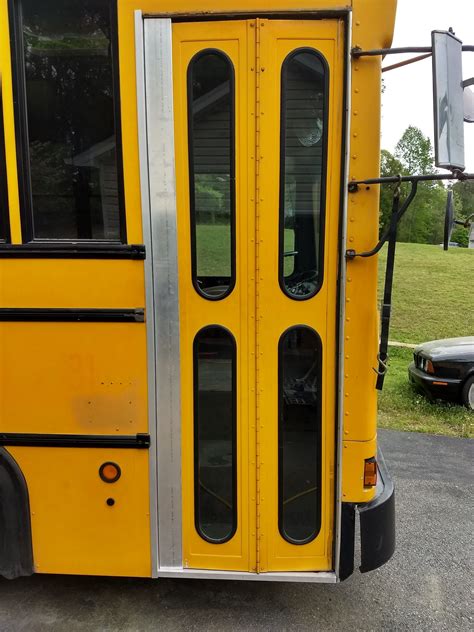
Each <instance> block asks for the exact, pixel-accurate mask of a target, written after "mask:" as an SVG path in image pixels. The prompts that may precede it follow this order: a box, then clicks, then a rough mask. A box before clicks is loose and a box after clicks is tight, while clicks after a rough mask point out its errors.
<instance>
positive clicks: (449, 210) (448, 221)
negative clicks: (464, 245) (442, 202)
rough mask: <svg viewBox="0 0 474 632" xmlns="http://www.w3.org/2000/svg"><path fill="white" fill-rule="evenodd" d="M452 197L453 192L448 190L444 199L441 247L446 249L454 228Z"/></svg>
mask: <svg viewBox="0 0 474 632" xmlns="http://www.w3.org/2000/svg"><path fill="white" fill-rule="evenodd" d="M454 224H455V222H454V199H453V192H452V191H448V197H447V199H446V213H445V216H444V238H443V248H444V250H447V249H448V248H449V242H450V241H451V235H452V234H453V229H454Z"/></svg>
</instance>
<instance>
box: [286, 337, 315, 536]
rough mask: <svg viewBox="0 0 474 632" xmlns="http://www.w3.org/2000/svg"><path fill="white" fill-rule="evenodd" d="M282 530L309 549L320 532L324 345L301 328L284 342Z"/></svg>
mask: <svg viewBox="0 0 474 632" xmlns="http://www.w3.org/2000/svg"><path fill="white" fill-rule="evenodd" d="M279 356H280V357H279V380H280V384H279V391H280V405H279V417H280V419H279V432H278V447H279V498H278V504H279V526H280V533H281V535H282V537H283V538H285V540H288V542H291V543H293V544H306V543H308V542H311V540H314V538H315V537H316V536H317V535H318V533H319V529H320V526H321V485H320V478H321V412H320V411H321V341H320V338H319V336H318V335H317V333H316V332H315V331H314V330H313V329H310V328H309V327H304V326H298V327H293V328H291V329H289V330H288V331H286V332H285V333H284V334H283V336H282V337H281V339H280V354H279Z"/></svg>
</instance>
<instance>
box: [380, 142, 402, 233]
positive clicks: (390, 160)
mask: <svg viewBox="0 0 474 632" xmlns="http://www.w3.org/2000/svg"><path fill="white" fill-rule="evenodd" d="M398 174H400V175H404V174H405V171H404V168H403V165H402V163H401V162H400V161H399V160H397V159H396V158H395V156H393V155H392V154H391V153H390V152H389V151H387V150H386V149H382V153H381V157H380V175H381V176H382V177H384V176H393V175H398ZM394 188H395V185H393V184H384V185H383V186H381V187H380V216H379V230H380V235H382V233H384V232H385V230H386V229H387V227H388V225H389V223H390V215H391V213H392V200H393V190H394Z"/></svg>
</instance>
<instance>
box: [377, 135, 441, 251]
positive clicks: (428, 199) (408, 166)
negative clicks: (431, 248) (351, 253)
mask: <svg viewBox="0 0 474 632" xmlns="http://www.w3.org/2000/svg"><path fill="white" fill-rule="evenodd" d="M434 171H435V166H434V159H433V150H432V146H431V141H430V139H429V138H428V137H426V136H424V135H423V133H422V132H421V130H420V129H418V128H417V127H413V126H410V127H408V128H407V129H406V130H405V132H404V133H403V135H402V137H401V138H400V140H399V141H398V143H397V145H396V147H395V153H394V155H392V154H391V153H390V152H388V151H386V150H382V155H381V174H382V175H383V176H388V175H397V174H401V175H426V174H429V173H433V172H434ZM381 189H382V191H381V195H380V230H381V231H383V230H385V228H386V226H387V225H388V222H389V221H390V214H391V209H392V197H393V189H394V187H393V186H387V185H384V186H382V187H381ZM409 191H410V185H402V195H401V198H402V200H403V199H404V198H405V197H406V196H407V195H408V193H409ZM445 205H446V189H445V188H444V186H443V185H442V184H441V183H440V182H420V183H419V184H418V192H417V195H416V197H415V199H414V200H413V202H412V203H411V205H410V208H409V209H408V211H407V212H406V214H405V216H404V217H403V219H402V221H401V222H400V224H399V226H398V240H399V241H405V242H416V243H431V244H435V243H439V242H440V241H441V240H442V236H443V222H444V209H445Z"/></svg>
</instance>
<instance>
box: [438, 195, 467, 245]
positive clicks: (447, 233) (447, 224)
mask: <svg viewBox="0 0 474 632" xmlns="http://www.w3.org/2000/svg"><path fill="white" fill-rule="evenodd" d="M473 220H474V213H473V214H472V215H470V216H469V217H468V218H467V219H465V220H464V221H460V220H457V219H456V218H455V217H454V198H453V192H452V191H448V197H447V199H446V213H445V216H444V237H443V248H444V250H447V249H448V248H449V244H450V241H451V235H452V234H453V229H454V227H455V226H462V227H463V228H467V229H469V228H470V227H471V224H472V221H473Z"/></svg>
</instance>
